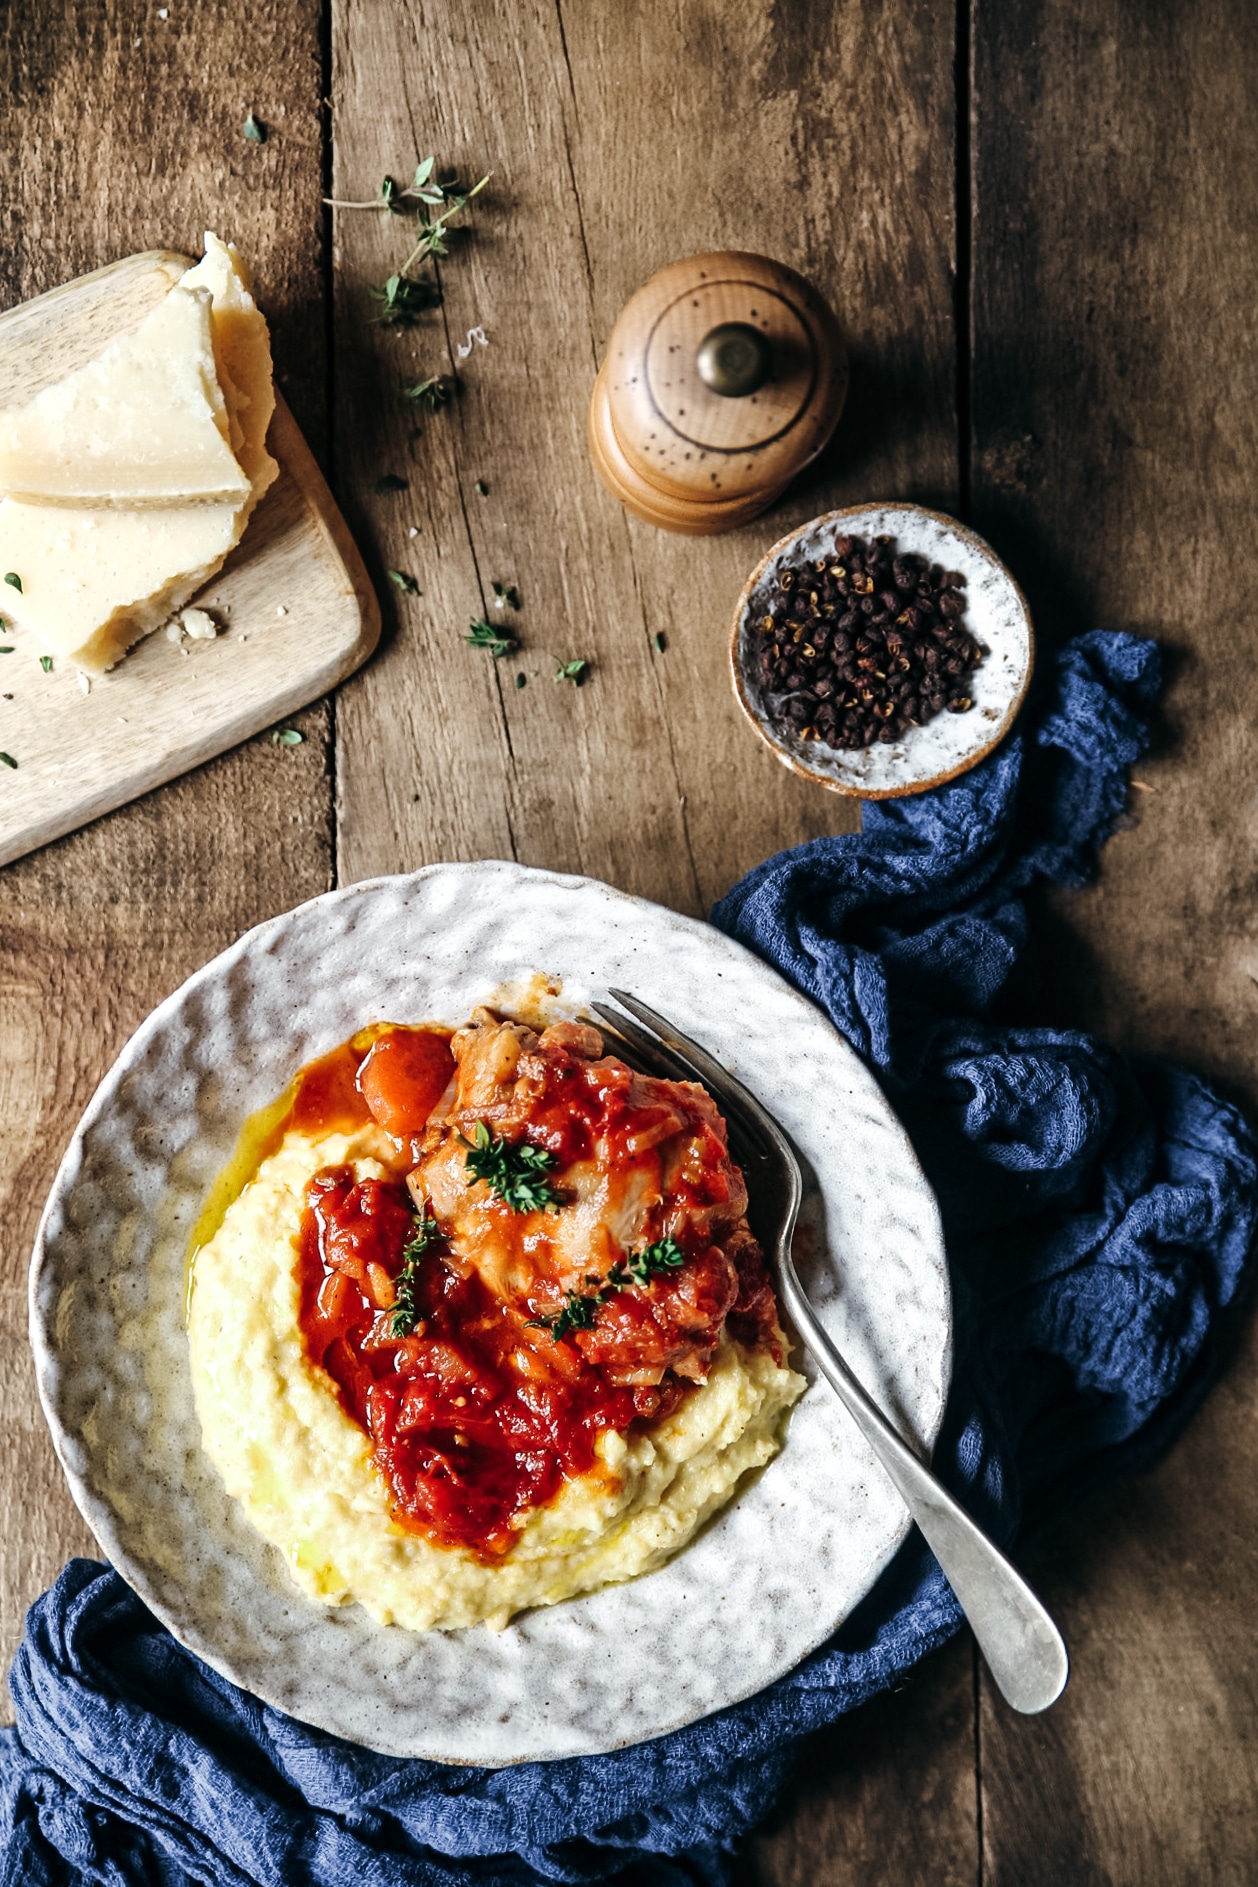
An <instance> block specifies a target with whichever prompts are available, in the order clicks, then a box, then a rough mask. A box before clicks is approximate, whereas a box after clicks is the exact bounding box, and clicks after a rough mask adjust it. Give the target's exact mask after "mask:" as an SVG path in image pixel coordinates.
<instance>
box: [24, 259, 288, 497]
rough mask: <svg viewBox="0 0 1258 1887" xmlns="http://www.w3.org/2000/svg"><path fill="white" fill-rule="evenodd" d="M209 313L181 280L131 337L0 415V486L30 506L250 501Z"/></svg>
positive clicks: (198, 290)
mask: <svg viewBox="0 0 1258 1887" xmlns="http://www.w3.org/2000/svg"><path fill="white" fill-rule="evenodd" d="M212 312H213V297H212V294H211V292H210V290H209V288H208V287H207V286H201V285H198V284H195V283H194V284H192V285H191V286H189V287H184V286H183V285H182V284H177V285H176V286H175V287H174V288H172V289H171V291H170V293H169V294H168V295H167V296H166V297H165V299H164V300H163V301H161V302H160V303H159V304H158V306H157V307H156V308H155V309H154V310H153V312H152V314H151V315H149V316H148V318H147V319H146V320H145V321H144V322H143V323H142V324H141V326H140V327H139V328H138V329H137V331H136V332H135V333H134V334H130V335H125V336H124V337H123V338H122V339H121V340H118V341H115V342H113V344H112V345H111V346H109V347H107V348H106V349H105V351H104V353H103V354H101V355H99V356H98V357H97V359H96V360H93V361H89V363H88V365H87V366H86V367H81V368H79V370H78V371H77V372H76V373H72V374H68V375H67V376H66V378H65V379H64V380H60V381H58V382H57V384H56V385H55V386H51V387H47V388H45V390H44V391H43V392H42V393H41V394H39V395H38V396H37V397H36V398H35V399H34V400H32V401H31V402H30V404H29V405H28V406H24V407H20V408H17V409H10V410H9V411H7V412H0V491H2V492H3V493H4V494H5V496H7V497H10V498H17V499H19V500H20V501H21V502H23V503H27V504H39V505H64V506H67V507H69V508H78V507H81V506H93V507H96V506H100V507H104V508H110V509H114V508H119V509H128V510H130V509H134V508H136V507H150V506H151V507H159V508H160V507H166V506H171V505H183V504H190V503H196V504H222V503H235V504H240V503H242V502H243V501H244V500H245V499H247V498H248V497H249V496H250V494H251V490H252V482H251V480H250V478H249V475H248V473H247V471H246V470H245V469H244V468H243V467H242V466H241V465H239V464H238V463H237V461H236V456H235V454H234V452H233V450H232V443H231V427H230V422H229V419H228V413H227V407H226V404H225V401H224V397H223V393H222V390H221V389H220V386H219V381H218V374H217V371H216V366H215V349H214V340H213V333H212ZM259 319H261V317H259Z"/></svg>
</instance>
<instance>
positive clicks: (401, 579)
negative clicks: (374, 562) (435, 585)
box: [389, 570, 422, 596]
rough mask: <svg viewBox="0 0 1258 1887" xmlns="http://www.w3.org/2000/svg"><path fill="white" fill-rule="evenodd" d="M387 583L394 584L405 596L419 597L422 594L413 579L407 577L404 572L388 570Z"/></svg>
mask: <svg viewBox="0 0 1258 1887" xmlns="http://www.w3.org/2000/svg"><path fill="white" fill-rule="evenodd" d="M389 582H390V583H396V585H397V587H398V589H399V590H401V591H402V593H403V595H405V596H419V595H421V594H422V592H421V590H420V587H419V585H418V583H416V581H415V579H414V577H412V576H408V575H407V573H406V571H405V570H390V572H389Z"/></svg>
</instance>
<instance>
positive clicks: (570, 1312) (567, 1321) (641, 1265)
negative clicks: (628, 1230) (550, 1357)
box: [527, 1238, 686, 1343]
mask: <svg viewBox="0 0 1258 1887" xmlns="http://www.w3.org/2000/svg"><path fill="white" fill-rule="evenodd" d="M685 1262H686V1254H685V1252H684V1251H683V1250H682V1249H681V1246H680V1245H679V1244H678V1243H677V1241H676V1240H675V1239H673V1238H661V1239H657V1240H656V1242H655V1244H654V1245H644V1246H643V1248H642V1250H641V1251H637V1252H632V1253H630V1255H629V1256H628V1257H627V1258H618V1259H617V1260H616V1262H615V1264H614V1265H613V1266H612V1267H611V1269H610V1271H609V1272H608V1273H607V1277H606V1279H605V1280H604V1281H603V1283H602V1285H601V1288H600V1289H599V1290H597V1291H593V1292H587V1291H569V1292H568V1293H567V1295H566V1297H565V1298H564V1305H563V1309H562V1310H561V1311H560V1312H559V1313H558V1315H557V1316H554V1317H530V1318H529V1319H528V1323H527V1327H528V1328H530V1329H534V1330H549V1331H550V1334H551V1336H552V1337H553V1339H554V1341H555V1342H556V1343H558V1342H559V1341H560V1340H561V1339H562V1338H563V1337H566V1336H569V1335H571V1333H572V1331H574V1330H592V1329H593V1328H594V1320H595V1318H596V1316H597V1315H598V1310H599V1306H600V1305H601V1304H606V1303H607V1301H608V1299H609V1298H612V1297H615V1295H616V1293H617V1291H623V1290H624V1289H625V1288H626V1287H627V1286H628V1285H630V1284H642V1285H647V1284H649V1283H650V1282H651V1279H652V1278H658V1277H662V1276H663V1274H664V1273H665V1272H666V1271H676V1270H677V1268H678V1267H679V1266H680V1265H684V1264H685ZM585 1281H586V1283H587V1284H598V1283H599V1277H598V1273H597V1272H593V1271H592V1272H590V1273H589V1274H588V1275H587V1277H586V1280H585Z"/></svg>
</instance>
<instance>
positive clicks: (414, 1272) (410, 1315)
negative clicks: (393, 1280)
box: [389, 1211, 441, 1337]
mask: <svg viewBox="0 0 1258 1887" xmlns="http://www.w3.org/2000/svg"><path fill="white" fill-rule="evenodd" d="M440 1236H441V1228H440V1226H439V1225H438V1224H437V1221H436V1220H435V1219H432V1218H429V1216H428V1213H427V1211H423V1212H417V1213H416V1214H415V1229H414V1231H413V1232H412V1233H411V1235H410V1237H409V1238H408V1239H407V1241H406V1243H405V1245H403V1247H402V1269H401V1271H400V1272H399V1273H398V1280H397V1287H396V1289H395V1291H394V1296H393V1312H392V1315H391V1316H390V1318H389V1335H390V1336H391V1337H409V1336H410V1335H411V1333H412V1332H413V1330H414V1328H415V1326H416V1324H417V1323H418V1322H419V1304H418V1303H417V1301H416V1297H415V1293H416V1291H417V1289H418V1288H419V1267H420V1265H421V1264H422V1263H423V1260H424V1256H425V1253H426V1252H427V1250H428V1247H429V1246H430V1245H431V1244H432V1242H433V1240H434V1239H435V1238H439V1237H440Z"/></svg>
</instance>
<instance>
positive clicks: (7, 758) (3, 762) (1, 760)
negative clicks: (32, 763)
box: [0, 753, 17, 773]
mask: <svg viewBox="0 0 1258 1887" xmlns="http://www.w3.org/2000/svg"><path fill="white" fill-rule="evenodd" d="M0 766H5V767H12V768H13V771H14V772H15V773H16V772H17V761H16V760H15V759H14V758H13V755H12V754H11V753H0Z"/></svg>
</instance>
